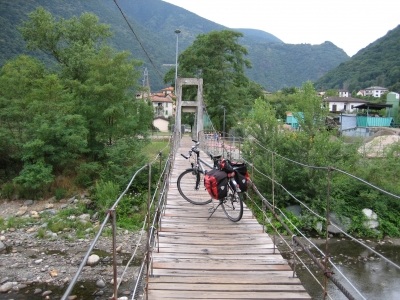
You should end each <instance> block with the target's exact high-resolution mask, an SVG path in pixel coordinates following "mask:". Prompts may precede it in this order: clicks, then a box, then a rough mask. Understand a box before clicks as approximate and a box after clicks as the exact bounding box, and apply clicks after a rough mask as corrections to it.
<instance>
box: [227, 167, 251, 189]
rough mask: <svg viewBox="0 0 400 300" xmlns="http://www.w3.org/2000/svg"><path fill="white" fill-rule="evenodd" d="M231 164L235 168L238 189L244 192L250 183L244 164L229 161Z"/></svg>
mask: <svg viewBox="0 0 400 300" xmlns="http://www.w3.org/2000/svg"><path fill="white" fill-rule="evenodd" d="M231 166H232V168H233V169H234V170H235V173H236V175H235V180H236V182H237V183H238V184H239V188H240V190H241V191H242V192H246V191H247V189H248V185H249V183H250V176H249V173H248V172H247V166H246V164H245V163H235V162H231Z"/></svg>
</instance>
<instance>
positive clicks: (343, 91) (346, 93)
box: [339, 90, 349, 97]
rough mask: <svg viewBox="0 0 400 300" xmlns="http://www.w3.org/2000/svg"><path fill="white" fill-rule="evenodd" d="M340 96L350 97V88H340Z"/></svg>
mask: <svg viewBox="0 0 400 300" xmlns="http://www.w3.org/2000/svg"><path fill="white" fill-rule="evenodd" d="M339 97H349V91H348V90H339Z"/></svg>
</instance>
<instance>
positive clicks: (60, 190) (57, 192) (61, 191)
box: [53, 188, 68, 200]
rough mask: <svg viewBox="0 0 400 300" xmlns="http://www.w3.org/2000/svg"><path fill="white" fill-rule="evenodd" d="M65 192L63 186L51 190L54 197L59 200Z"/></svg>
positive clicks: (63, 196)
mask: <svg viewBox="0 0 400 300" xmlns="http://www.w3.org/2000/svg"><path fill="white" fill-rule="evenodd" d="M67 192H68V191H67V190H66V189H63V188H58V189H54V190H53V194H54V197H56V199H57V200H61V199H63V198H65V196H66V195H67Z"/></svg>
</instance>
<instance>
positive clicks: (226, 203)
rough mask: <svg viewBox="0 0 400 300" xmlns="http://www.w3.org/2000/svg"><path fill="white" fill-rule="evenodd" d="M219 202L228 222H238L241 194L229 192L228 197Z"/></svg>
mask: <svg viewBox="0 0 400 300" xmlns="http://www.w3.org/2000/svg"><path fill="white" fill-rule="evenodd" d="M221 201H222V203H221V206H222V210H223V211H224V213H225V215H226V216H227V217H228V219H229V220H231V221H232V222H238V221H240V220H241V219H242V217H243V198H242V194H241V193H238V192H236V191H234V190H231V192H230V193H229V194H228V196H227V197H225V198H224V199H223V200H221Z"/></svg>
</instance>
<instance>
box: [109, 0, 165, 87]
mask: <svg viewBox="0 0 400 300" xmlns="http://www.w3.org/2000/svg"><path fill="white" fill-rule="evenodd" d="M114 3H115V5H116V6H117V7H118V9H119V11H120V12H121V14H122V16H123V17H124V19H125V21H126V23H127V24H128V26H129V28H130V29H131V31H132V33H133V35H134V36H135V38H136V39H137V41H138V42H139V44H140V47H142V49H143V51H144V53H145V54H146V56H147V58H148V59H149V60H150V63H151V64H152V66H153V67H154V69H155V70H156V72H157V74H158V76H160V79H161V80H162V79H163V76H162V74H161V73H160V71H159V70H158V69H157V68H156V66H155V64H154V63H153V61H152V59H151V58H150V56H149V54H148V53H147V51H146V49H145V48H144V46H143V44H142V42H141V41H140V40H139V37H138V36H137V34H136V33H135V31H134V30H133V28H132V26H131V24H130V23H129V21H128V19H127V18H126V16H125V14H124V12H123V11H122V9H121V7H120V6H119V5H118V3H117V0H114Z"/></svg>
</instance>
